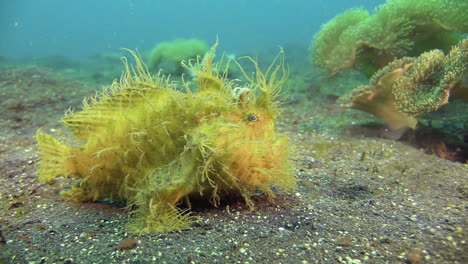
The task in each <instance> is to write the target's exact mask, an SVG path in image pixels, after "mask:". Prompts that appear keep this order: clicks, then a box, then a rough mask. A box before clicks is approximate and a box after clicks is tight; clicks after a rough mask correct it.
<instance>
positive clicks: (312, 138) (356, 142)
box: [0, 67, 468, 264]
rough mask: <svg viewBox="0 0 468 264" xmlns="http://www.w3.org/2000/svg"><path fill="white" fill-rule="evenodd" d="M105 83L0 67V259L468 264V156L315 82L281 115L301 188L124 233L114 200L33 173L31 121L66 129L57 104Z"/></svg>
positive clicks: (71, 102) (73, 102)
mask: <svg viewBox="0 0 468 264" xmlns="http://www.w3.org/2000/svg"><path fill="white" fill-rule="evenodd" d="M94 77H95V78H99V77H100V76H94ZM99 89H100V87H99V85H97V84H93V83H91V82H80V81H77V80H73V79H71V78H68V77H64V76H63V75H61V74H58V73H55V72H54V71H52V70H48V69H41V68H35V67H19V68H11V67H3V68H0V92H1V97H0V98H1V104H0V107H1V109H0V113H1V116H0V128H1V133H0V166H1V172H0V195H1V200H0V228H1V229H0V230H1V237H0V263H355V264H357V263H468V247H467V239H468V236H467V234H468V225H467V221H468V217H467V207H468V200H467V199H468V165H467V164H462V163H459V162H452V161H449V160H446V159H442V158H440V157H438V156H436V155H434V154H433V153H432V152H430V151H427V150H426V149H425V148H424V147H418V146H417V145H416V144H413V143H412V140H411V138H413V141H414V138H415V136H414V135H411V133H410V135H409V136H407V138H410V139H407V140H395V139H391V137H390V138H389V136H388V135H387V132H386V130H385V126H383V125H381V123H379V122H375V119H373V118H372V117H371V116H369V115H366V114H363V113H359V112H355V111H347V112H344V111H343V109H342V108H341V107H339V106H338V105H337V104H335V103H334V99H333V98H329V97H325V96H321V95H318V94H317V95H314V93H313V92H311V93H310V94H309V96H307V97H305V96H304V98H305V100H298V101H292V102H290V103H288V104H286V105H285V111H284V115H283V116H282V117H281V119H280V120H279V122H278V129H279V130H280V131H281V132H282V133H286V134H287V135H288V136H290V137H291V139H292V143H293V144H294V146H295V151H294V155H293V157H291V159H292V160H293V163H294V165H295V170H294V174H295V176H296V177H297V179H298V182H297V189H296V191H295V192H293V193H281V192H277V196H276V198H275V199H273V200H272V201H269V200H268V199H267V197H266V196H265V195H263V194H258V196H255V197H254V198H253V200H254V202H255V209H254V210H249V208H248V207H247V206H246V204H245V202H244V201H243V200H242V199H240V198H232V199H229V200H226V201H224V202H223V203H222V204H221V206H219V207H218V208H215V207H213V206H210V205H209V204H204V203H200V204H195V205H194V207H193V208H192V212H193V215H194V216H197V217H198V219H199V220H198V222H196V223H195V224H194V225H193V226H192V227H191V228H190V229H188V230H180V231H176V232H172V233H167V234H159V235H133V234H128V233H126V231H125V228H124V225H125V223H127V222H128V221H129V220H130V218H129V216H128V212H127V211H125V209H123V208H122V207H119V206H118V205H117V204H112V203H82V204H76V203H72V202H69V201H64V200H63V199H61V198H60V196H59V195H58V193H59V192H60V190H62V189H63V188H65V187H66V186H68V185H69V184H70V182H71V180H70V179H58V180H56V181H54V182H52V183H48V184H45V183H39V182H38V181H37V173H36V161H37V158H38V154H37V153H36V143H35V141H34V138H33V135H34V133H35V131H36V129H38V128H42V129H43V130H44V131H48V132H49V133H51V134H55V135H63V134H66V132H65V130H64V128H63V127H62V126H61V125H60V124H59V123H58V120H59V118H60V117H61V115H62V113H63V112H64V110H66V109H67V108H68V107H69V106H76V107H78V106H79V105H80V102H81V100H82V98H83V97H84V96H87V95H90V94H91V93H92V91H95V90H99ZM368 122H371V124H373V125H369V123H368ZM416 137H417V136H416ZM123 241H125V243H126V244H125V245H124V244H122V242H123Z"/></svg>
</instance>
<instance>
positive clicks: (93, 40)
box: [0, 0, 385, 58]
mask: <svg viewBox="0 0 468 264" xmlns="http://www.w3.org/2000/svg"><path fill="white" fill-rule="evenodd" d="M384 2H385V1H376V0H356V1H339V0H330V1H324V0H317V1H305V0H304V1H301V0H292V1H280V0H275V1H262V0H250V1H249V0H243V1H210V0H204V1H190V0H178V1H159V0H156V1H151V0H130V1H126V0H117V1H112V0H104V1H98V2H96V1H92V0H84V1H79V2H64V1H60V0H45V1H24V0H20V1H1V3H0V4H1V9H0V24H1V25H2V26H1V28H0V34H1V35H2V41H1V43H0V50H1V52H0V53H1V54H2V55H4V56H7V55H8V56H11V57H14V58H24V57H29V58H31V57H39V56H49V55H59V56H67V57H73V58H84V57H86V56H90V55H93V54H95V53H111V52H116V51H118V50H119V49H120V48H122V47H126V48H130V49H139V50H148V49H151V48H153V47H154V46H155V45H156V44H157V43H158V42H162V41H170V40H174V39H177V38H199V39H203V40H205V41H207V42H208V43H213V42H214V40H215V39H216V37H218V38H219V39H220V41H221V43H222V44H223V45H222V48H223V49H226V50H230V51H231V52H235V53H239V54H241V53H245V52H252V51H257V50H262V49H270V48H272V47H273V48H276V47H278V46H283V45H285V44H287V43H301V44H303V45H306V46H308V45H309V44H310V41H311V36H312V35H313V34H314V33H316V32H317V31H318V30H319V29H320V25H321V24H323V23H324V22H326V21H328V20H329V19H331V18H332V17H334V16H335V15H336V14H338V13H341V12H343V11H344V10H346V9H349V8H351V7H365V8H368V9H372V8H374V7H375V6H377V5H379V4H382V3H384Z"/></svg>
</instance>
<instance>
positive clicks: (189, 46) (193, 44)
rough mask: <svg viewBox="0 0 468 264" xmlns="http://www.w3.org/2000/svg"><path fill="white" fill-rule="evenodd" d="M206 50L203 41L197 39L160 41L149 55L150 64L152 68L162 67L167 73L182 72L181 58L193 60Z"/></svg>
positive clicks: (206, 46)
mask: <svg viewBox="0 0 468 264" xmlns="http://www.w3.org/2000/svg"><path fill="white" fill-rule="evenodd" d="M207 51H208V45H207V44H206V42H205V41H203V40H199V39H176V40H174V41H171V42H161V43H159V44H158V45H157V46H156V47H155V48H154V49H153V50H152V51H151V55H150V65H151V67H153V68H154V69H159V68H164V72H165V73H167V74H182V73H183V72H184V67H183V66H182V65H181V62H182V61H183V60H193V59H196V58H197V57H202V56H203V55H205V53H206V52H207Z"/></svg>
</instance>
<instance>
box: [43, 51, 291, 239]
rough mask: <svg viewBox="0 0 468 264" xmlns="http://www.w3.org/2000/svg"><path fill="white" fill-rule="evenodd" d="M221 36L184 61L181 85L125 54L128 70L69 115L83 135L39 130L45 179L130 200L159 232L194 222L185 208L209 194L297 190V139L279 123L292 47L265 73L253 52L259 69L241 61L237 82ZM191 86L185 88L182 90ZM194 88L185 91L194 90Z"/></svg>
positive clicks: (139, 228)
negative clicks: (223, 57) (65, 139)
mask: <svg viewBox="0 0 468 264" xmlns="http://www.w3.org/2000/svg"><path fill="white" fill-rule="evenodd" d="M216 47H217V43H216V44H215V45H213V47H212V48H211V50H210V51H209V52H208V53H207V54H206V55H205V57H204V58H203V59H202V60H200V59H197V60H195V61H188V62H182V65H183V66H184V67H185V68H187V69H188V70H189V71H191V72H193V74H194V76H195V77H194V79H193V81H192V82H185V81H182V84H181V86H180V87H183V88H182V89H180V87H177V84H176V83H174V82H170V81H169V79H168V77H165V76H161V75H159V74H158V75H151V74H150V73H149V71H148V68H147V67H146V65H145V64H144V63H143V62H142V60H141V58H140V57H139V56H138V55H137V54H136V53H135V52H133V51H130V50H129V52H130V53H131V54H132V56H133V57H134V59H135V61H136V62H135V64H134V65H133V66H129V63H128V62H127V59H126V58H122V60H123V62H124V65H125V71H124V72H123V74H122V76H121V78H120V79H119V80H115V81H114V82H113V84H112V85H111V86H110V87H108V88H107V89H105V90H104V91H103V92H102V93H101V94H100V95H97V96H93V97H90V98H87V99H85V100H84V101H83V107H82V108H83V109H82V110H81V111H79V112H72V111H67V112H66V113H65V116H64V117H63V119H62V120H61V121H62V123H63V124H65V125H66V126H67V127H69V128H70V129H71V130H72V133H73V137H74V139H75V142H74V143H72V144H71V145H67V144H64V143H62V142H61V141H59V140H57V139H55V138H54V137H52V136H50V135H48V134H45V133H42V132H40V131H38V132H37V134H36V139H37V142H38V146H39V152H40V161H39V167H38V175H39V180H41V181H44V182H48V181H51V180H53V179H55V178H57V177H59V176H68V177H73V178H76V179H77V182H76V183H75V184H74V185H73V186H72V187H71V188H70V189H67V190H65V191H62V192H61V196H62V197H63V198H64V199H67V200H71V201H75V202H83V201H97V200H101V199H106V198H107V199H112V200H118V201H125V202H126V203H127V204H128V208H131V210H132V213H133V215H134V216H135V220H134V221H132V222H131V223H130V224H129V231H131V232H137V233H148V232H152V233H159V232H168V231H171V230H176V229H182V228H187V227H189V226H190V224H191V222H192V221H193V217H192V216H191V215H190V214H189V213H188V212H187V209H185V210H184V209H180V207H178V205H179V203H180V202H184V201H187V202H188V199H189V198H190V197H195V196H197V197H207V198H208V199H209V201H210V202H211V203H212V204H214V205H215V206H216V205H218V204H219V202H220V199H221V198H223V197H225V196H226V195H236V194H237V195H238V194H240V195H242V197H243V198H244V199H245V201H246V202H247V204H248V205H249V206H253V204H252V202H251V200H250V197H251V195H252V194H253V193H254V192H255V191H258V190H261V191H263V192H265V193H266V194H268V196H269V197H272V196H273V191H272V190H271V187H272V186H274V187H276V188H279V189H282V190H285V191H291V190H292V189H293V188H294V186H295V179H294V176H293V173H292V169H291V163H290V161H289V159H288V157H289V154H290V147H289V141H288V138H287V137H286V136H285V135H281V134H278V133H277V132H276V130H275V120H276V118H277V117H278V116H279V114H280V110H281V106H280V102H279V101H278V100H277V96H278V93H279V91H280V88H281V86H282V84H283V83H284V81H285V79H286V77H287V71H286V70H285V67H284V55H283V53H282V51H281V52H280V54H279V55H278V56H277V57H276V59H275V60H274V61H273V63H272V64H271V65H270V67H269V68H268V69H267V70H266V71H265V72H262V71H261V70H260V67H259V65H258V62H257V61H256V60H254V59H252V58H250V57H248V59H249V60H250V62H251V63H252V64H253V67H252V69H254V70H255V71H254V72H253V73H252V74H247V72H246V70H244V69H243V68H242V66H241V65H240V64H239V63H238V62H237V61H235V60H234V63H236V64H237V65H238V66H239V67H240V68H241V71H242V73H243V74H244V77H245V82H244V85H243V86H236V84H238V83H239V82H240V81H239V80H233V81H230V80H228V79H227V77H226V76H227V74H226V72H223V70H221V69H217V66H218V65H221V63H219V64H215V63H213V57H214V53H215V50H216ZM181 90H182V91H181ZM184 90H185V91H184Z"/></svg>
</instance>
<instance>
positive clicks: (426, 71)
mask: <svg viewBox="0 0 468 264" xmlns="http://www.w3.org/2000/svg"><path fill="white" fill-rule="evenodd" d="M467 68H468V40H464V41H462V42H460V45H458V46H454V47H453V48H452V50H451V51H450V53H449V54H447V55H444V53H443V52H442V51H441V50H432V51H428V52H425V53H423V54H421V56H419V57H417V58H410V57H403V58H401V59H397V60H394V61H392V62H391V63H389V64H388V65H387V66H385V67H383V68H382V69H380V70H379V71H378V72H377V73H375V74H374V75H373V76H372V78H371V81H370V85H367V86H360V87H358V88H356V89H355V90H353V92H352V93H351V94H350V95H348V96H345V97H342V98H341V99H340V100H341V101H342V102H347V103H348V107H350V108H353V109H358V110H362V111H366V112H369V113H372V114H374V115H376V116H378V117H380V118H382V119H383V120H384V121H385V122H386V123H387V124H388V125H389V126H390V128H392V129H400V128H403V127H410V128H415V127H416V119H415V117H416V116H419V115H421V114H423V113H427V112H432V111H435V110H437V109H439V108H440V107H441V106H443V105H445V104H447V103H448V102H449V97H458V98H462V99H468V88H467V87H466V85H465V84H464V78H465V76H466V72H467Z"/></svg>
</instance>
